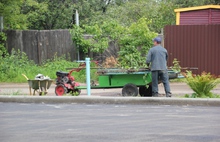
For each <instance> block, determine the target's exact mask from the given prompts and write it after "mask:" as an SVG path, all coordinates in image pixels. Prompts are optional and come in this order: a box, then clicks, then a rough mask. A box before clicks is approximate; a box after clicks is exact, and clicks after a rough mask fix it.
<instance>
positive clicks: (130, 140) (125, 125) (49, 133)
mask: <svg viewBox="0 0 220 142" xmlns="http://www.w3.org/2000/svg"><path fill="white" fill-rule="evenodd" d="M219 111H220V108H219V107H196V106H161V105H160V106H150V105H87V104H53V105H52V104H19V103H0V120H1V121H0V142H143V141H145V142H219V141H220V135H219V134H220V123H219V122H220V113H219Z"/></svg>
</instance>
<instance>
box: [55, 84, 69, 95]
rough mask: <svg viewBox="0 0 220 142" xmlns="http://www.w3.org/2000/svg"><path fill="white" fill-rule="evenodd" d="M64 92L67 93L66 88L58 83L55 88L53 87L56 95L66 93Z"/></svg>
mask: <svg viewBox="0 0 220 142" xmlns="http://www.w3.org/2000/svg"><path fill="white" fill-rule="evenodd" d="M66 93H67V89H66V87H65V86H63V85H62V84H59V85H57V86H56V88H55V94H56V95H57V96H63V95H64V94H66Z"/></svg>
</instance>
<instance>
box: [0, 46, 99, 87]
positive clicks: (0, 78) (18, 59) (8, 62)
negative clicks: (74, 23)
mask: <svg viewBox="0 0 220 142" xmlns="http://www.w3.org/2000/svg"><path fill="white" fill-rule="evenodd" d="M78 66H79V63H76V62H71V61H69V60H66V57H65V56H62V57H57V56H56V55H54V58H53V59H51V60H47V61H45V62H44V63H43V64H42V65H37V64H35V63H34V62H33V61H31V60H28V57H27V55H26V54H25V53H24V52H20V51H15V50H12V53H11V54H10V55H9V54H7V55H6V56H5V57H2V56H0V82H27V80H26V79H25V78H24V77H23V76H22V74H25V75H26V76H27V77H28V78H29V79H34V78H35V76H36V75H37V74H43V75H44V76H49V77H50V78H51V79H55V78H56V71H65V72H69V70H67V69H66V68H77V67H78ZM94 66H95V64H94V63H91V67H94ZM72 76H74V78H75V80H76V81H77V82H82V83H83V82H86V73H85V70H84V69H83V70H81V71H80V72H73V73H72ZM91 79H92V80H97V74H96V70H91Z"/></svg>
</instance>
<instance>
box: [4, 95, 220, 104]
mask: <svg viewBox="0 0 220 142" xmlns="http://www.w3.org/2000/svg"><path fill="white" fill-rule="evenodd" d="M0 102H4V103H9V102H12V103H46V104H55V103H56V104H64V103H65V104H66V103H67V104H70V103H77V104H132V105H178V106H187V105H190V106H220V99H193V98H165V97H159V98H148V97H97V96H91V97H88V96H77V97H73V96H62V97H58V96H0Z"/></svg>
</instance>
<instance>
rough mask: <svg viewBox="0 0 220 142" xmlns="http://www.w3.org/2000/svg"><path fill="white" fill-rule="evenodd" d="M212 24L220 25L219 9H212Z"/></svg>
mask: <svg viewBox="0 0 220 142" xmlns="http://www.w3.org/2000/svg"><path fill="white" fill-rule="evenodd" d="M211 14H212V22H211V23H212V24H217V23H218V24H219V23H220V9H212V13H211Z"/></svg>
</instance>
